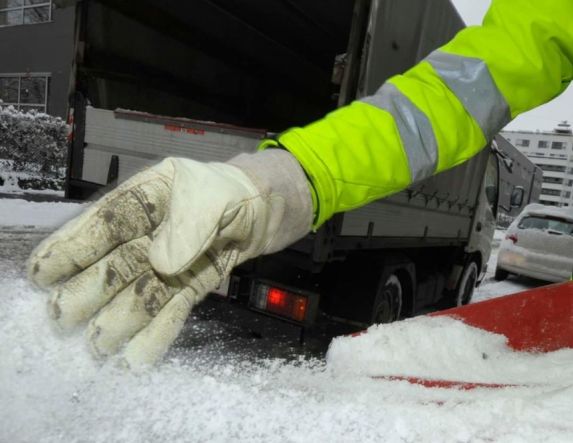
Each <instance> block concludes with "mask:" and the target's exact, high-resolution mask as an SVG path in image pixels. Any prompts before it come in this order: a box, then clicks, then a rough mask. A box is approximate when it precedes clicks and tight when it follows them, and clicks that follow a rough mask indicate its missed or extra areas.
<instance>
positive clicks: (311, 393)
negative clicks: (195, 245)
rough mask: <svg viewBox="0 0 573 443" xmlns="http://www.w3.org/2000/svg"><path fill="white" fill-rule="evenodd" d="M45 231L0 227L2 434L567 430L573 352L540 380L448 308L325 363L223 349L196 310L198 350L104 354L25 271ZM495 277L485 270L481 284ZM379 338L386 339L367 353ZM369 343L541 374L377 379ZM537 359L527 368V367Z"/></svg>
mask: <svg viewBox="0 0 573 443" xmlns="http://www.w3.org/2000/svg"><path fill="white" fill-rule="evenodd" d="M10 204H12V203H11V201H8V200H0V214H2V216H3V217H4V218H2V219H1V221H0V225H5V224H6V223H8V222H9V220H12V221H14V223H16V224H19V225H21V226H44V227H45V226H49V224H44V220H42V221H40V220H38V217H40V218H42V217H44V218H46V219H47V217H48V216H49V217H54V218H52V219H51V220H56V218H57V217H58V216H59V217H61V219H60V220H65V219H67V218H69V217H70V216H71V215H72V214H74V213H75V212H76V211H77V210H78V207H77V206H76V207H74V206H73V205H69V206H65V205H47V206H36V205H35V204H24V203H19V204H17V205H16V206H14V205H12V206H10ZM6 212H10V217H12V218H11V219H8V217H7V216H6V215H5V214H6ZM12 221H10V223H12ZM53 223H55V221H54V222H53ZM52 226H53V224H52ZM43 235H44V233H43V231H42V229H27V230H26V229H24V230H20V231H18V232H16V230H15V228H14V227H13V225H10V227H9V228H6V227H5V228H2V227H0V240H1V241H2V245H3V246H4V245H5V244H6V245H7V246H8V248H7V249H6V248H4V247H3V248H0V441H2V442H4V441H5V442H62V441H65V442H114V441H118V442H119V441H121V442H166V441H169V442H179V441H181V442H187V441H191V442H195V441H201V442H203V441H214V442H228V441H250V442H275V441H276V442H282V441H292V442H311V441H312V442H315V441H317V442H323V441H324V442H327V441H328V442H351V441H360V442H367V441H376V442H382V441H388V442H450V441H452V442H453V441H455V442H491V441H501V442H522V441H527V442H531V441H551V442H567V441H572V440H573V387H571V385H570V384H569V383H571V379H572V377H571V375H572V374H571V371H572V370H571V367H573V365H572V364H571V361H570V360H568V358H569V356H567V355H564V354H563V353H561V354H559V353H554V354H550V355H549V356H546V358H547V359H551V365H552V369H551V371H548V372H547V377H546V378H545V379H544V382H545V383H537V382H538V379H537V378H536V376H534V374H538V373H539V366H540V365H544V364H546V363H547V362H542V361H541V360H539V358H538V357H535V356H527V355H524V356H522V359H521V360H519V361H513V360H512V359H511V358H509V356H508V355H507V350H506V349H505V348H504V345H503V343H502V342H501V341H500V340H499V338H498V337H496V336H491V335H489V334H483V333H482V332H480V331H473V330H472V328H468V327H466V326H464V325H460V324H459V323H457V322H452V321H450V322H448V321H438V322H437V323H435V322H433V321H429V320H428V319H422V321H416V320H410V321H409V322H402V323H397V324H394V325H391V326H390V327H384V328H376V332H377V334H373V335H371V336H370V337H369V338H368V340H372V344H369V343H367V342H365V341H364V340H365V339H364V338H362V337H359V338H356V339H350V338H344V339H339V340H338V341H337V343H336V345H335V346H334V347H333V348H332V351H331V353H330V355H329V362H330V363H329V364H325V363H323V362H322V361H319V360H316V359H312V358H306V357H304V358H303V357H300V358H298V359H296V358H295V359H290V360H288V361H287V360H281V359H278V358H268V359H262V360H256V359H253V358H251V356H246V354H245V352H244V350H243V349H242V348H241V347H237V349H235V350H229V349H226V351H225V352H223V351H222V349H224V347H223V348H222V347H221V343H219V342H218V340H207V337H209V336H210V334H214V332H212V331H214V329H213V328H212V325H211V324H209V323H208V322H207V323H199V322H197V323H192V324H191V325H190V327H189V334H190V335H191V336H193V337H194V341H195V342H199V343H200V342H201V341H203V342H204V343H209V344H205V345H203V346H201V345H200V346H198V347H197V348H195V349H193V350H192V351H191V350H189V349H188V348H187V347H185V346H183V345H180V346H179V347H178V349H176V350H175V351H174V352H173V353H172V354H171V356H170V358H169V359H168V360H167V361H166V362H164V363H163V364H162V365H160V366H159V367H157V368H155V369H153V370H150V371H148V372H143V373H130V372H125V371H122V370H119V369H117V368H115V367H114V366H113V365H104V366H98V365H97V364H95V363H94V362H93V360H92V359H91V357H90V356H89V355H88V353H87V350H86V349H85V347H84V343H83V340H82V336H81V334H80V333H78V334H74V335H72V336H68V337H59V336H57V335H56V334H55V333H54V332H52V330H51V328H50V325H49V322H48V318H47V314H46V310H45V299H46V296H45V294H43V293H41V292H39V291H38V290H36V289H34V288H32V287H31V286H30V285H29V284H28V283H27V282H26V281H25V279H24V276H23V271H22V268H23V262H24V260H25V257H26V256H27V255H28V254H29V252H30V249H31V248H32V246H33V244H34V243H36V242H37V241H39V240H40V239H41V237H42V236H43ZM504 284H507V285H512V282H511V281H509V282H507V283H504ZM488 286H491V281H490V280H486V281H485V282H484V287H483V289H486V288H487V287H488ZM371 345H374V346H376V348H377V349H383V350H384V352H383V353H381V352H377V353H375V352H371V351H372V349H371ZM483 353H486V354H487V355H488V356H489V357H490V359H491V361H492V362H493V364H494V365H495V367H496V368H497V369H498V370H496V371H495V374H488V373H487V371H488V370H487V368H488V363H487V360H484V359H483ZM368 355H369V356H370V357H376V358H381V357H384V356H385V357H386V358H389V359H391V360H392V361H395V360H396V359H398V360H400V361H401V362H402V363H401V364H400V366H398V367H392V366H391V363H388V362H387V361H383V362H380V361H377V362H375V364H376V366H380V368H381V370H386V371H390V370H392V372H394V371H395V370H398V369H399V368H407V370H409V371H410V372H409V373H417V372H416V371H420V370H424V371H426V370H433V371H434V372H432V373H433V374H434V375H437V374H445V373H447V374H448V375H452V374H451V373H448V372H447V371H453V370H454V369H455V368H458V370H459V369H460V368H462V369H463V371H462V373H463V375H464V377H465V376H466V375H467V374H470V373H474V371H472V369H475V370H476V372H475V373H477V374H480V377H486V376H487V377H489V376H492V377H493V376H494V375H495V377H496V380H497V381H499V380H502V381H503V380H509V379H511V377H514V379H515V377H521V379H520V380H522V381H525V382H534V384H533V385H532V386H525V387H523V386H522V387H512V388H505V389H477V390H474V391H461V390H455V389H454V390H447V389H428V388H423V387H421V386H417V385H411V384H409V383H407V382H396V381H394V382H390V381H384V380H374V379H372V378H370V377H368V376H367V375H366V374H368V370H367V369H368V368H369V366H368V364H369V363H368V362H367V361H366V360H364V358H365V356H368ZM480 359H481V361H480ZM477 361H479V365H477ZM370 363H372V362H370ZM464 365H465V366H466V367H464ZM476 365H477V366H476ZM557 365H562V367H563V371H562V372H561V371H560V370H559V369H558V368H557V367H556V366H557ZM474 366H476V367H475V368H474ZM529 367H531V368H533V370H532V371H528V370H526V369H524V368H527V369H529ZM384 368H385V369H384ZM370 369H372V368H371V367H370ZM444 371H445V372H444ZM457 374H458V375H459V374H460V372H459V371H458V372H457ZM527 377H529V378H527ZM565 377H567V378H565ZM478 379H480V380H481V379H482V378H479V377H478ZM549 381H551V383H548V382H549Z"/></svg>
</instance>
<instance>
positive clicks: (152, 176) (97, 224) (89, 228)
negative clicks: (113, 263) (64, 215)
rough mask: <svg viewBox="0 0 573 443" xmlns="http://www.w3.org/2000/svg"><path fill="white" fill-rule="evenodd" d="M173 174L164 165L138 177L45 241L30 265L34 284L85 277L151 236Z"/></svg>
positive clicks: (41, 284) (164, 163) (31, 259)
mask: <svg viewBox="0 0 573 443" xmlns="http://www.w3.org/2000/svg"><path fill="white" fill-rule="evenodd" d="M172 169H173V168H172V166H171V163H170V162H168V161H164V162H162V163H160V164H159V165H157V166H155V167H154V168H151V169H148V170H146V171H144V172H141V173H139V174H137V175H136V176H134V177H133V178H132V179H131V180H129V181H128V182H126V183H125V184H123V185H122V186H120V187H119V188H118V189H116V190H114V191H112V192H111V193H109V194H108V195H107V196H105V197H103V198H102V199H101V200H99V201H98V202H96V203H95V204H94V205H93V206H91V207H90V208H89V209H88V210H86V211H85V212H84V213H83V214H82V215H80V216H79V217H77V218H76V219H74V220H72V221H70V222H69V223H67V224H66V225H64V226H63V227H62V228H60V229H59V230H58V231H57V232H56V233H54V234H53V235H51V236H50V237H48V238H47V239H46V240H44V241H43V242H42V243H41V244H40V245H39V246H38V248H37V249H36V251H35V252H34V253H33V254H32V257H31V258H30V261H29V263H28V274H29V277H30V279H31V280H32V281H34V282H35V283H36V284H37V285H38V286H40V287H44V288H45V287H49V286H51V285H53V284H54V283H56V282H59V281H64V280H67V279H69V278H70V277H72V276H73V275H75V274H77V273H78V272H81V271H82V270H84V269H85V268H87V267H88V266H90V265H92V264H93V263H95V262H96V261H98V260H99V259H101V258H102V257H104V256H105V255H107V254H108V253H109V252H110V251H112V250H113V249H115V248H116V247H117V246H118V245H120V244H122V243H126V242H128V241H130V240H133V239H136V238H140V237H143V236H145V235H147V234H150V233H151V232H153V231H154V230H155V229H156V227H157V226H158V225H159V224H160V223H161V221H162V220H163V217H164V215H165V212H166V208H167V205H168V202H169V194H170V187H171V179H170V177H171V175H170V171H171V170H172Z"/></svg>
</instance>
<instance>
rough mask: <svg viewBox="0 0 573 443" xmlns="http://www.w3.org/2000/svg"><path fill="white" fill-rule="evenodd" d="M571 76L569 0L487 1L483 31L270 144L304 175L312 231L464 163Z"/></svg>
mask: <svg viewBox="0 0 573 443" xmlns="http://www.w3.org/2000/svg"><path fill="white" fill-rule="evenodd" d="M572 79H573V1H572V0H545V1H539V0H494V1H493V3H492V6H491V8H490V10H489V11H488V13H487V15H486V17H485V19H484V22H483V25H482V26H476V27H469V28H466V29H464V30H463V31H461V32H460V33H459V34H458V35H457V36H456V37H455V38H454V39H453V40H452V41H451V42H450V43H448V44H446V45H445V46H443V47H442V48H440V49H438V50H436V51H434V52H433V53H431V54H430V55H429V56H428V57H427V58H426V59H424V60H423V61H422V62H420V63H419V64H418V65H416V66H415V67H414V68H412V69H411V70H409V71H407V72H406V73H404V74H403V75H398V76H396V77H393V78H391V79H389V80H388V81H387V82H386V83H385V84H384V85H383V86H382V87H381V88H380V89H379V90H378V91H377V92H376V93H375V94H374V95H372V96H370V97H366V98H363V99H361V100H359V101H355V102H353V103H351V104H350V105H348V106H345V107H342V108H340V109H338V110H336V111H334V112H332V113H330V114H328V115H327V116H326V117H324V118H323V119H321V120H319V121H317V122H314V123H312V124H310V125H308V126H306V127H304V128H293V129H290V130H288V131H286V132H284V133H283V134H281V135H280V136H279V137H278V138H277V140H278V143H280V144H281V145H282V146H283V147H284V148H286V149H288V150H289V151H290V152H291V153H292V154H293V155H294V156H295V157H296V158H297V159H298V160H299V162H300V163H301V165H302V166H303V168H304V169H305V171H306V173H307V176H308V178H309V180H310V183H311V188H312V191H313V199H314V204H315V223H314V227H315V228H316V227H318V226H320V225H321V224H322V223H324V222H325V221H326V220H328V219H329V218H330V217H331V216H332V215H333V214H335V213H337V212H342V211H348V210H350V209H354V208H357V207H359V206H362V205H365V204H367V203H369V202H371V201H373V200H376V199H379V198H382V197H385V196H387V195H390V194H393V193H396V192H398V191H400V190H402V189H404V188H406V187H408V186H409V185H410V184H411V183H413V182H415V181H418V180H422V179H424V178H427V177H429V176H431V175H433V174H435V173H438V172H441V171H444V170H446V169H449V168H452V167H454V166H456V165H458V164H460V163H462V162H464V161H466V160H468V159H469V158H470V157H472V156H474V155H475V154H477V153H478V152H479V151H480V150H481V149H483V148H484V147H485V146H487V144H488V143H489V142H490V141H491V140H492V139H493V137H494V135H495V134H497V132H498V131H499V130H500V129H501V128H503V127H504V126H505V125H506V124H507V123H509V122H510V121H511V120H512V119H513V118H515V117H516V116H518V115H519V114H521V113H523V112H525V111H528V110H530V109H532V108H535V107H537V106H539V105H541V104H543V103H546V102H548V101H549V100H551V99H552V98H554V97H556V96H557V95H559V94H561V93H562V92H563V91H564V90H565V89H566V88H567V86H568V85H569V83H570V82H571V80H572ZM267 146H268V144H267ZM263 147H264V146H263Z"/></svg>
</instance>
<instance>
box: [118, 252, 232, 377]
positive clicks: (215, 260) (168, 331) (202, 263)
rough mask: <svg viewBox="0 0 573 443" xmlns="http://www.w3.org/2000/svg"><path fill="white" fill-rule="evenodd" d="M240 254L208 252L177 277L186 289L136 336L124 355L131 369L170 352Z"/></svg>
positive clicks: (148, 363) (151, 362)
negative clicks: (193, 311) (197, 307)
mask: <svg viewBox="0 0 573 443" xmlns="http://www.w3.org/2000/svg"><path fill="white" fill-rule="evenodd" d="M237 257H238V252H237V251H236V250H234V249H231V248H228V247H227V248H224V249H223V250H221V251H215V250H213V249H211V250H209V251H207V253H205V254H203V255H202V256H201V257H200V258H199V259H198V260H196V261H195V263H194V264H193V266H192V267H191V269H189V271H187V272H185V273H183V274H181V275H179V276H177V280H178V281H179V283H180V285H181V286H182V287H184V288H185V289H183V290H182V291H181V292H178V293H177V294H176V295H174V296H173V298H172V299H171V300H170V301H169V302H168V303H167V304H166V305H165V306H164V307H163V308H162V309H161V310H160V311H159V313H158V314H157V316H156V317H155V318H154V319H153V320H151V322H150V323H149V325H147V326H146V327H145V328H144V329H143V330H141V331H140V332H139V333H138V334H137V335H135V336H134V337H133V338H132V339H131V340H130V341H129V343H128V344H127V345H126V348H125V350H124V353H123V357H124V359H125V361H126V362H127V364H128V366H130V367H138V366H142V365H151V364H154V363H155V362H157V361H158V360H159V359H160V358H161V357H162V356H163V355H164V354H165V353H166V352H167V350H168V349H169V347H170V346H171V344H172V343H173V341H174V340H175V339H176V338H177V336H178V335H179V332H180V331H181V329H182V328H183V325H184V324H185V319H186V318H187V317H188V316H189V313H190V312H191V309H192V308H193V306H195V305H196V304H197V303H199V302H201V301H202V300H203V299H204V298H205V296H206V295H207V294H208V293H209V292H211V291H212V290H213V289H215V288H217V287H218V286H219V285H220V284H221V283H222V282H223V280H224V279H225V278H226V277H227V276H228V275H229V273H230V272H231V269H232V268H233V264H234V263H235V261H236V259H237Z"/></svg>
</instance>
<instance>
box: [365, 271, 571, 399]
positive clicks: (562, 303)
mask: <svg viewBox="0 0 573 443" xmlns="http://www.w3.org/2000/svg"><path fill="white" fill-rule="evenodd" d="M430 316H432V317H440V316H448V317H451V318H454V319H456V320H460V321H462V322H464V323H465V324H467V325H470V326H473V327H476V328H479V329H482V330H485V331H489V332H492V333H495V334H501V335H504V336H505V337H506V338H507V344H508V346H509V347H510V348H511V349H512V350H514V351H516V352H532V353H546V352H552V351H557V350H559V349H564V348H573V282H567V283H562V284H555V285H550V286H544V287H540V288H537V289H532V290H528V291H525V292H521V293H517V294H512V295H507V296H503V297H499V298H495V299H491V300H487V301H483V302H478V303H474V304H470V305H466V306H462V307H458V308H453V309H448V310H445V311H440V312H436V313H432V314H430ZM375 378H380V379H384V380H398V381H408V382H410V383H412V384H418V385H422V386H425V387H428V388H436V387H437V388H453V389H461V390H471V389H475V388H506V387H515V386H518V385H512V384H500V383H475V382H463V381H450V380H436V379H430V378H423V377H408V376H382V377H375Z"/></svg>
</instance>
